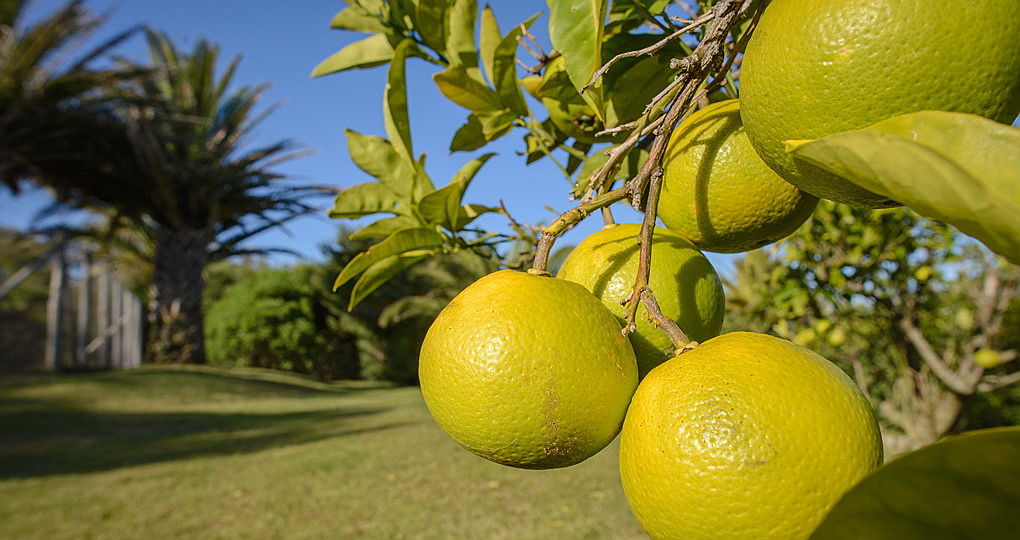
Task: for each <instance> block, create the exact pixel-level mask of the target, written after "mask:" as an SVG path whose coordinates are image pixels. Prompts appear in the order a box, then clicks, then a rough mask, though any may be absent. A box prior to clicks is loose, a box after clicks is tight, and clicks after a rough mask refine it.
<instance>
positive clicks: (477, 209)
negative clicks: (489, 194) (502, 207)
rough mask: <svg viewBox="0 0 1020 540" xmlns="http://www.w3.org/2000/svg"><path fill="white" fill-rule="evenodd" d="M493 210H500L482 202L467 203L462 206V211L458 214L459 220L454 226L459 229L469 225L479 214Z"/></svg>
mask: <svg viewBox="0 0 1020 540" xmlns="http://www.w3.org/2000/svg"><path fill="white" fill-rule="evenodd" d="M491 212H499V210H498V209H496V208H490V207H488V206H483V205H480V204H465V205H464V206H461V207H460V212H459V213H458V214H457V221H456V223H454V224H453V228H454V230H457V231H459V230H461V229H463V228H464V227H467V226H468V225H469V224H470V223H471V222H472V221H474V220H475V218H477V217H478V216H480V215H482V214H488V213H491Z"/></svg>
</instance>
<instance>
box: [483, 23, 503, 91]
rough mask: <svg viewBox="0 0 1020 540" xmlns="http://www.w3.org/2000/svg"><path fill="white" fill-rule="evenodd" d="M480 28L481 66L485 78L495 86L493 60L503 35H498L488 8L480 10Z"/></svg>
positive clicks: (497, 28)
mask: <svg viewBox="0 0 1020 540" xmlns="http://www.w3.org/2000/svg"><path fill="white" fill-rule="evenodd" d="M481 28H482V30H481V34H480V36H479V48H480V49H481V56H482V66H483V67H484V68H485V76H486V77H488V78H489V81H490V82H492V84H493V85H495V84H496V83H495V81H496V71H495V68H494V58H495V57H496V47H499V43H500V42H501V41H503V34H502V33H500V31H499V25H498V24H497V23H496V14H495V13H493V12H492V8H491V7H489V6H485V9H483V10H482V25H481Z"/></svg>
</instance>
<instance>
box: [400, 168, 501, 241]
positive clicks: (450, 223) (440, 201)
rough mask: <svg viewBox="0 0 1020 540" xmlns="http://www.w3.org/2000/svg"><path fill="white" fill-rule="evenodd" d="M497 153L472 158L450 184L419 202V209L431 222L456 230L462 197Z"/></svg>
mask: <svg viewBox="0 0 1020 540" xmlns="http://www.w3.org/2000/svg"><path fill="white" fill-rule="evenodd" d="M494 155H495V154H485V155H483V156H481V157H479V158H478V159H474V160H471V161H470V162H468V163H467V164H466V165H464V167H462V168H461V170H460V171H458V172H457V174H456V175H454V177H453V180H451V181H450V184H449V185H447V186H445V187H443V188H441V189H437V190H435V191H433V192H432V193H429V194H428V195H426V196H425V197H423V198H422V200H421V202H420V203H418V210H419V211H420V212H421V214H422V216H424V217H425V219H427V220H428V221H429V222H430V223H435V224H437V225H441V226H443V227H445V228H446V229H447V230H450V231H453V232H456V231H457V230H458V229H457V223H458V222H459V221H460V214H461V211H462V209H461V199H463V198H464V192H465V191H466V190H467V188H468V185H469V184H470V183H471V180H472V179H473V178H474V177H475V174H476V173H477V172H478V170H479V169H480V168H481V167H482V165H484V164H485V162H486V161H488V160H489V159H490V158H491V157H492V156H494Z"/></svg>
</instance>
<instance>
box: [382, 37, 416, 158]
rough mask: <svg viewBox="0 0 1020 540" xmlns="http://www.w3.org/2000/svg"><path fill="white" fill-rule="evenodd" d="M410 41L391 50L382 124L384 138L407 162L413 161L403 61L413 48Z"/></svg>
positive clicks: (401, 43) (402, 42)
mask: <svg viewBox="0 0 1020 540" xmlns="http://www.w3.org/2000/svg"><path fill="white" fill-rule="evenodd" d="M414 46H415V45H414V42H413V41H411V40H410V39H405V40H404V41H401V42H400V44H399V45H397V47H396V48H395V49H394V50H393V60H392V61H391V62H390V71H389V75H388V76H387V78H386V92H385V95H386V101H385V104H384V106H383V123H384V124H385V126H386V136H387V138H389V140H390V142H391V143H393V146H394V148H396V150H397V153H399V154H400V155H401V156H403V157H404V158H405V159H406V160H407V161H409V162H411V161H414V151H413V149H412V147H411V121H410V118H409V117H408V113H407V84H406V80H405V66H404V61H405V60H406V59H407V55H408V51H410V50H411V49H412V48H413V47H414Z"/></svg>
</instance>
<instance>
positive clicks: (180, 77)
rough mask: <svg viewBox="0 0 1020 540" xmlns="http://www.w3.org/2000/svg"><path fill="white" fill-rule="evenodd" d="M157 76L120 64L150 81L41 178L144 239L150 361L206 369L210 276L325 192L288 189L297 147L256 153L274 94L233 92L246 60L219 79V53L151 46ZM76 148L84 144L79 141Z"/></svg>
mask: <svg viewBox="0 0 1020 540" xmlns="http://www.w3.org/2000/svg"><path fill="white" fill-rule="evenodd" d="M146 37H147V41H148V49H149V54H150V58H151V62H152V65H151V66H148V67H144V68H139V67H138V66H132V65H130V64H127V63H126V61H123V60H122V61H121V62H122V64H123V69H125V70H129V71H130V70H138V69H146V70H148V76H146V77H144V78H139V79H137V80H135V81H133V82H131V83H129V84H124V85H121V89H120V92H119V93H118V95H117V96H116V98H117V100H116V101H114V102H111V103H112V105H111V106H110V107H109V108H108V110H107V111H106V114H104V115H102V116H101V117H99V119H98V120H96V121H94V122H91V123H81V124H78V126H77V129H82V130H87V131H88V132H89V133H90V134H91V138H90V139H89V140H88V141H85V142H83V143H82V142H77V143H76V144H77V148H70V147H68V145H63V144H62V145H60V148H59V150H60V151H61V153H60V155H61V156H63V157H62V158H60V159H54V160H51V161H49V162H48V163H47V164H46V166H45V167H41V168H40V170H39V171H38V177H39V178H40V180H41V181H42V182H43V183H45V184H46V185H48V186H50V187H51V188H53V189H54V190H55V193H56V194H57V198H58V200H60V201H61V203H62V204H64V205H67V206H70V207H73V208H86V209H100V210H106V211H107V212H108V214H109V215H110V218H109V219H110V221H111V223H112V224H113V225H114V226H117V225H118V224H120V225H123V226H127V227H132V228H134V229H136V230H138V231H142V232H143V233H144V235H145V237H146V238H148V240H149V241H150V242H151V245H152V251H151V252H152V266H153V279H152V292H151V294H150V303H149V305H150V320H151V321H153V322H155V323H156V324H157V327H156V329H155V331H154V332H150V337H151V339H150V340H149V343H150V356H151V357H152V358H154V359H156V360H157V361H175V362H192V363H204V362H205V347H204V339H203V331H202V326H203V317H202V290H203V288H204V281H203V277H202V271H203V269H204V268H205V266H206V264H207V263H208V262H209V261H210V260H211V259H218V258H222V257H223V256H226V255H232V254H240V253H245V252H249V251H250V250H247V249H246V248H244V247H243V245H242V242H244V241H245V240H247V239H248V238H250V237H252V236H253V235H255V234H258V233H260V232H263V231H265V230H267V229H270V228H273V227H276V226H279V225H280V224H282V223H283V222H285V221H287V220H289V219H292V218H294V217H296V216H299V215H302V214H305V213H307V212H309V211H311V210H312V207H310V206H309V205H308V204H307V203H306V201H307V200H308V197H310V196H312V195H314V194H315V193H317V192H319V190H317V189H315V188H309V187H297V186H294V185H291V184H287V183H285V182H283V181H282V180H283V178H284V177H283V175H281V174H280V173H277V172H275V170H274V167H275V166H276V165H278V164H279V163H281V162H283V161H285V160H288V159H291V158H294V157H296V156H297V155H299V154H298V153H297V152H295V151H294V149H293V145H292V144H291V143H289V142H287V141H280V142H276V143H273V144H270V145H267V146H263V147H258V148H248V147H247V146H248V145H247V143H248V140H247V137H248V135H250V133H251V131H252V129H253V128H254V127H255V126H257V125H258V123H259V122H260V121H261V120H262V119H264V118H265V116H266V114H268V112H269V111H268V110H262V111H258V110H257V105H258V101H259V98H260V97H261V96H262V94H263V92H264V91H265V90H266V88H267V86H266V85H260V86H255V87H249V86H242V87H238V88H236V89H231V83H232V82H233V76H234V73H235V71H236V69H237V66H238V63H239V61H240V59H239V58H234V59H233V60H232V61H231V62H230V63H229V64H228V65H227V67H226V70H225V71H224V72H223V73H221V74H217V73H216V64H217V59H218V55H219V50H218V48H217V47H215V46H213V45H211V44H210V43H208V42H207V41H204V40H203V41H200V42H199V43H198V44H196V46H195V48H194V49H193V50H192V51H191V52H190V53H182V52H180V51H178V50H177V48H176V47H175V46H174V45H173V43H171V41H170V40H169V39H168V38H167V36H166V35H164V34H162V33H159V32H154V31H148V32H147V34H146ZM69 140H73V141H79V139H78V138H77V137H71V138H69Z"/></svg>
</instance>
